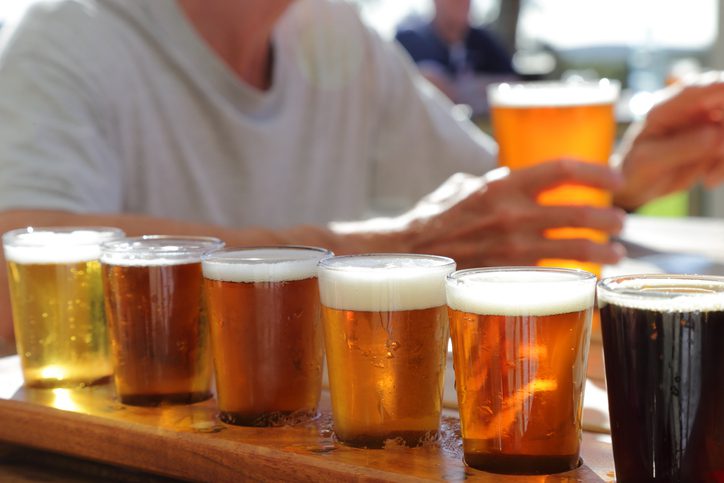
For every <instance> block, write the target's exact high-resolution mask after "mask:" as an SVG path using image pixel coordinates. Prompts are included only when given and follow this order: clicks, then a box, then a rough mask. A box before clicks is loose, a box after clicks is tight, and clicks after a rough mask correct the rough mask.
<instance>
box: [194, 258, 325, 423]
mask: <svg viewBox="0 0 724 483" xmlns="http://www.w3.org/2000/svg"><path fill="white" fill-rule="evenodd" d="M329 256H331V252H329V251H328V250H324V249H322V248H313V247H299V246H284V247H258V248H244V249H227V250H218V251H216V252H213V253H210V254H208V255H206V256H205V257H204V259H203V275H204V293H205V299H206V304H207V308H208V315H209V323H210V326H211V347H212V352H213V355H214V361H215V370H216V389H217V393H218V402H219V409H220V417H221V419H222V421H224V422H226V423H230V424H238V425H245V426H268V425H274V424H278V423H281V422H283V421H284V418H286V417H289V416H293V417H308V416H314V415H316V412H317V405H318V403H319V397H320V393H321V389H322V363H323V357H324V353H323V345H322V344H323V343H322V327H321V322H320V306H319V285H318V283H317V264H318V263H319V261H320V260H322V259H324V258H326V257H329Z"/></svg>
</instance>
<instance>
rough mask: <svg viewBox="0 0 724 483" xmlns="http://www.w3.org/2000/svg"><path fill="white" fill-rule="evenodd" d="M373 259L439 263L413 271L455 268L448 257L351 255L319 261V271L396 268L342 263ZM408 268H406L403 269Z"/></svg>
mask: <svg viewBox="0 0 724 483" xmlns="http://www.w3.org/2000/svg"><path fill="white" fill-rule="evenodd" d="M373 258H380V259H408V260H414V259H417V260H431V261H437V262H440V263H438V264H436V265H427V266H416V267H413V268H415V269H424V270H441V269H444V268H448V267H455V266H456V262H455V260H453V259H452V258H450V257H445V256H442V255H429V254H423V253H387V252H380V253H359V254H353V255H334V256H331V257H328V258H325V259H322V260H320V262H319V268H320V270H327V271H360V272H361V271H377V270H395V269H396V268H398V267H382V266H380V267H373V266H359V265H352V264H348V265H343V264H342V263H343V262H345V261H347V260H364V259H367V260H371V259H373ZM405 268H408V267H405Z"/></svg>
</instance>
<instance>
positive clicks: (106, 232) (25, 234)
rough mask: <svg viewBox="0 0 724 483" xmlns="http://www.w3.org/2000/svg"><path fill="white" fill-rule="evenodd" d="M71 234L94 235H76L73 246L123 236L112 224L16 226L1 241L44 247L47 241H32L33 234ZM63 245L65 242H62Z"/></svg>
mask: <svg viewBox="0 0 724 483" xmlns="http://www.w3.org/2000/svg"><path fill="white" fill-rule="evenodd" d="M43 233H45V234H49V235H51V236H52V235H61V236H62V235H72V234H74V233H78V234H81V233H93V234H95V235H97V236H95V237H78V238H79V239H77V240H73V243H72V245H75V246H96V245H102V244H103V243H107V242H110V241H115V240H117V239H120V238H123V237H125V235H126V234H125V232H124V231H123V229H121V228H117V227H113V226H80V225H79V226H26V227H24V228H16V229H13V230H9V231H7V232H5V233H3V236H2V242H3V245H4V246H12V247H23V248H46V247H47V246H48V245H49V243H48V241H43V242H42V243H39V242H38V240H35V241H33V240H32V238H35V235H36V234H37V235H40V234H43ZM50 242H51V243H58V240H51V241H50ZM63 245H65V244H63Z"/></svg>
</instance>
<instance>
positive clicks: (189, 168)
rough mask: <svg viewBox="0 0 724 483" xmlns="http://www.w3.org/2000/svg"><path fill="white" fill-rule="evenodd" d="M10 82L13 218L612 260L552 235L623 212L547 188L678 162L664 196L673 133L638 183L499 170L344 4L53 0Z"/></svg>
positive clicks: (2, 304) (492, 257)
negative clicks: (559, 198)
mask: <svg viewBox="0 0 724 483" xmlns="http://www.w3.org/2000/svg"><path fill="white" fill-rule="evenodd" d="M0 93H1V95H0V119H2V124H1V125H0V231H6V230H8V229H11V228H16V227H20V226H26V225H36V226H41V225H112V226H118V227H120V228H123V229H124V230H125V231H126V232H127V233H128V234H130V235H135V234H143V233H166V234H204V235H212V236H219V237H220V238H222V239H224V240H225V241H226V242H227V244H228V245H248V244H282V243H296V244H306V245H318V246H324V247H327V248H330V249H332V250H334V251H335V252H336V253H351V252H374V251H386V252H424V253H438V254H443V255H447V256H451V257H453V258H455V259H456V260H457V262H458V265H459V266H460V267H466V266H481V265H510V264H530V263H534V262H535V261H536V260H537V259H539V258H542V257H545V258H577V259H581V260H590V261H595V262H602V263H610V262H615V261H616V260H617V259H618V258H620V257H621V256H622V254H623V249H622V248H621V247H620V246H618V245H617V244H597V243H592V242H590V241H586V240H558V241H550V240H547V239H545V238H544V237H543V232H544V230H545V229H547V228H550V227H556V226H585V227H592V228H596V229H599V230H603V231H605V232H607V233H616V232H617V231H619V230H620V229H621V226H622V223H623V217H624V215H623V211H621V210H620V209H617V208H610V209H607V208H587V207H542V206H539V205H537V204H536V202H535V199H536V195H537V194H538V193H539V192H540V191H541V190H543V189H544V188H546V187H549V186H552V185H556V184H560V183H562V182H566V181H575V182H580V183H584V184H588V185H592V186H596V187H600V188H603V189H608V190H616V191H617V194H618V193H620V195H621V200H623V201H624V204H623V206H624V207H626V208H632V207H635V206H637V205H638V204H640V203H642V202H643V201H646V199H650V198H652V197H654V196H657V195H660V194H663V193H664V192H666V190H667V189H669V188H670V186H668V185H667V186H663V184H662V182H663V180H664V179H668V178H667V176H666V172H665V171H663V172H662V171H659V174H657V175H656V177H657V182H659V183H658V184H659V185H661V186H659V187H657V188H656V189H649V188H651V183H650V181H649V180H648V178H647V177H650V176H651V175H650V173H649V171H650V168H649V166H651V163H650V161H649V159H650V157H649V156H646V155H645V154H646V150H647V149H650V150H654V151H655V150H656V149H658V146H659V144H657V142H655V141H656V136H658V135H661V132H658V131H656V130H652V131H650V132H648V135H649V137H648V140H649V144H639V143H638V138H637V140H636V141H635V142H633V143H632V144H631V146H632V148H631V152H632V153H634V154H636V155H635V156H633V158H632V161H631V162H629V161H628V159H626V160H625V161H624V163H623V172H624V173H625V174H626V178H625V179H624V178H623V177H622V176H621V175H620V174H619V173H618V172H616V171H614V170H610V169H607V168H602V167H598V166H594V165H590V164H584V163H577V162H575V161H571V160H559V161H553V162H551V163H549V164H546V165H543V166H540V167H536V168H531V169H528V170H522V171H519V172H515V173H512V174H509V175H508V174H507V173H504V172H501V171H499V170H495V171H492V172H490V173H489V174H484V173H486V172H488V171H489V170H490V169H491V168H494V166H495V153H496V147H495V144H494V143H493V142H492V141H491V140H490V139H489V138H487V137H485V136H484V135H483V134H482V133H480V132H479V131H477V130H476V129H475V128H474V127H473V126H472V125H471V124H469V123H468V122H467V121H465V120H461V119H459V118H457V117H456V116H455V113H454V110H452V106H451V105H450V104H449V103H448V102H447V101H446V100H445V99H444V98H443V96H441V95H440V93H439V92H438V91H436V90H435V89H434V88H432V87H431V86H430V85H429V84H428V83H427V82H426V81H424V80H423V79H422V78H421V77H420V75H419V74H418V73H417V72H416V71H415V69H414V68H413V66H412V64H411V62H410V61H409V59H408V58H407V57H406V55H405V54H403V53H401V51H400V49H399V48H398V47H396V46H395V45H394V44H393V43H388V42H385V41H383V40H381V39H380V38H379V37H378V36H377V35H375V34H374V33H373V32H371V31H370V30H369V29H367V28H366V27H365V26H364V25H363V24H362V23H361V22H360V20H359V18H358V15H357V13H356V12H355V10H354V9H353V8H352V7H351V6H349V5H347V4H345V3H344V2H331V1H327V0H297V1H291V0H248V1H245V2H238V1H236V0H178V1H174V0H154V1H152V2H150V1H146V0H55V1H43V2H39V3H38V4H36V5H34V6H33V7H32V8H31V9H30V10H29V11H28V12H27V13H26V14H25V16H24V17H23V18H22V19H20V20H19V21H18V22H16V23H13V24H11V25H9V26H6V27H5V28H4V30H3V31H2V40H0ZM660 113H661V114H660V115H659V117H660V118H662V119H668V118H670V117H674V118H676V116H671V115H670V114H669V113H668V112H667V111H666V109H665V108H662V109H661V111H660ZM662 122H663V121H662ZM672 122H675V121H672ZM664 124H665V123H664ZM668 132H671V131H668ZM698 132H699V131H697V132H696V133H693V134H691V136H690V137H689V138H687V139H688V140H692V139H693V138H694V137H695V136H697V135H698V134H697V133H698ZM644 133H647V131H646V130H644ZM642 139H647V138H645V137H643V138H642ZM652 140H653V142H652ZM707 142H708V141H707ZM669 144H671V143H669ZM700 148H703V144H701V143H699V144H696V145H694V146H692V147H690V151H692V152H696V151H698V150H699V149H700ZM638 153H642V154H641V155H639V154H638ZM671 158H672V159H673V156H671ZM690 159H693V160H695V161H697V162H699V165H703V164H704V160H703V158H696V157H695V156H694V154H691V157H690ZM671 164H672V166H673V165H675V166H681V165H682V164H683V163H678V164H677V163H676V162H675V160H674V161H672V163H671ZM629 168H631V169H629ZM455 173H468V174H455ZM639 173H644V174H645V176H639ZM451 175H452V177H450V178H449V179H448V180H447V181H446V182H445V183H443V181H445V180H446V179H447V178H448V177H449V176H451ZM441 183H443V184H442V186H440V187H439V188H437V187H438V186H439V185H440V184H441ZM642 187H645V188H646V189H642ZM436 188H437V189H436ZM427 193H430V194H429V195H428V196H426V197H425V195H426V194H427ZM418 200H421V201H418ZM416 203H417V204H416ZM374 215H385V218H376V219H369V218H370V217H372V216H374ZM0 273H2V274H3V275H2V276H1V277H0V311H2V312H0V338H2V337H3V336H4V337H6V338H7V337H8V336H9V335H10V333H11V328H10V327H11V326H10V323H9V322H10V315H9V309H8V307H9V304H8V303H7V298H8V296H7V281H6V279H5V278H4V277H5V275H4V273H5V272H4V271H0Z"/></svg>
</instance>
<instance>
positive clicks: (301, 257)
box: [203, 246, 330, 283]
mask: <svg viewBox="0 0 724 483" xmlns="http://www.w3.org/2000/svg"><path fill="white" fill-rule="evenodd" d="M329 255H330V252H328V251H326V250H321V249H311V248H306V247H293V246H290V247H278V248H265V247H260V248H251V249H240V250H229V251H223V252H218V253H215V254H212V255H211V256H208V257H206V258H205V259H204V262H203V273H204V277H206V278H208V279H211V280H220V281H223V282H240V283H251V282H285V281H286V282H291V281H294V280H304V279H307V278H311V277H316V276H317V264H318V263H319V260H320V259H322V258H325V257H327V256H329Z"/></svg>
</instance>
